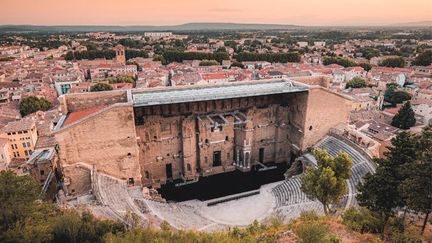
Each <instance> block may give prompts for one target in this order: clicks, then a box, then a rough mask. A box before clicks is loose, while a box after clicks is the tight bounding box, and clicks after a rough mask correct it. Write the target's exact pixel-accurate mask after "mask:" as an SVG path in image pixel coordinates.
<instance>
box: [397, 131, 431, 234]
mask: <svg viewBox="0 0 432 243" xmlns="http://www.w3.org/2000/svg"><path fill="white" fill-rule="evenodd" d="M416 148H417V149H416V152H417V158H418V159H417V162H416V163H413V164H409V165H408V166H406V170H405V171H406V174H407V178H406V179H405V180H404V181H403V182H402V184H401V186H400V190H401V193H402V196H403V197H404V199H405V201H406V204H407V206H408V208H410V209H412V210H415V211H417V212H421V213H424V214H425V219H424V221H423V226H422V230H421V233H422V234H423V232H424V230H425V228H426V223H427V219H428V217H429V215H430V213H431V211H432V127H430V126H428V127H426V128H425V129H424V130H423V132H422V134H421V135H420V136H418V139H417V143H416Z"/></svg>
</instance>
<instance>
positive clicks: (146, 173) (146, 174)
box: [144, 171, 150, 179]
mask: <svg viewBox="0 0 432 243" xmlns="http://www.w3.org/2000/svg"><path fill="white" fill-rule="evenodd" d="M144 174H145V177H146V179H150V173H149V172H148V171H145V172H144Z"/></svg>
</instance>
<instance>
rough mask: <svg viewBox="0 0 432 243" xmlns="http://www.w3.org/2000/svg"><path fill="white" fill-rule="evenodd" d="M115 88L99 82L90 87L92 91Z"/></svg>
mask: <svg viewBox="0 0 432 243" xmlns="http://www.w3.org/2000/svg"><path fill="white" fill-rule="evenodd" d="M109 90H113V87H112V86H111V85H109V84H105V83H97V84H95V85H93V86H92V87H91V88H90V91H91V92H99V91H109Z"/></svg>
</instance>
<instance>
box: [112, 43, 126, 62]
mask: <svg viewBox="0 0 432 243" xmlns="http://www.w3.org/2000/svg"><path fill="white" fill-rule="evenodd" d="M114 50H115V53H116V57H115V62H116V63H118V64H123V65H126V54H125V48H124V46H122V45H120V44H119V45H117V46H116V47H114Z"/></svg>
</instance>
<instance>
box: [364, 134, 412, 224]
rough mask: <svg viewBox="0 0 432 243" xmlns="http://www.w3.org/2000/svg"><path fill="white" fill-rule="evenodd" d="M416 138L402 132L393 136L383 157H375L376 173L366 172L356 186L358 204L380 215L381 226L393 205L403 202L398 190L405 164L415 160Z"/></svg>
mask: <svg viewBox="0 0 432 243" xmlns="http://www.w3.org/2000/svg"><path fill="white" fill-rule="evenodd" d="M415 141H416V138H415V137H414V136H413V135H412V134H410V133H408V132H401V133H399V134H398V135H397V136H396V137H395V138H393V139H392V141H391V142H392V146H391V147H389V148H388V149H389V151H388V152H386V153H385V154H384V155H385V158H379V159H378V158H376V159H375V161H376V163H377V164H378V167H377V169H376V171H375V174H367V175H366V176H365V177H364V178H363V182H361V183H360V184H359V185H358V186H357V187H358V194H357V196H356V198H357V200H358V202H359V205H360V206H363V207H366V208H368V209H369V210H371V211H372V212H376V213H378V214H380V215H382V217H383V222H384V223H383V229H382V230H381V232H384V227H385V224H386V222H387V221H388V219H389V218H390V216H391V215H393V210H395V209H396V208H403V207H404V206H405V202H404V200H403V198H402V195H401V193H400V190H399V185H400V184H401V183H402V181H404V179H405V177H406V174H405V172H404V166H406V165H408V164H412V163H414V162H415V160H416V151H417V148H416V146H415Z"/></svg>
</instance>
